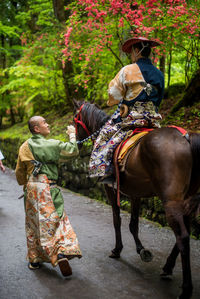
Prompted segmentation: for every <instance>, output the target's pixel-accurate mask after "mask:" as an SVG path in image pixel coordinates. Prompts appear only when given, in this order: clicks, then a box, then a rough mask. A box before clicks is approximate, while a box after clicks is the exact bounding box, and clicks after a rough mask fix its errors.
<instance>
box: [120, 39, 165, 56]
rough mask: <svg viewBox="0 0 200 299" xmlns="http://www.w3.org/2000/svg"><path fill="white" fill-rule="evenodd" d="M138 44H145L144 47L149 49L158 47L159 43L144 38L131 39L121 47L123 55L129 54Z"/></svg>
mask: <svg viewBox="0 0 200 299" xmlns="http://www.w3.org/2000/svg"><path fill="white" fill-rule="evenodd" d="M139 43H145V45H148V46H149V47H150V48H153V47H157V46H159V45H160V43H158V42H156V41H154V40H150V39H148V38H145V37H132V38H129V39H127V40H126V41H125V42H124V44H123V45H122V51H123V52H125V53H131V51H132V46H133V45H135V44H139Z"/></svg>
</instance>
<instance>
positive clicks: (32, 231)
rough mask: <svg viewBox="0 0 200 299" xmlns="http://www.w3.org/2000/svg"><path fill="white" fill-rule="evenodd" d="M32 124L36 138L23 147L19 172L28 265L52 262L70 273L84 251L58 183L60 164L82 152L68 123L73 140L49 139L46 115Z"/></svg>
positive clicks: (35, 119)
mask: <svg viewBox="0 0 200 299" xmlns="http://www.w3.org/2000/svg"><path fill="white" fill-rule="evenodd" d="M28 126H29V130H30V132H31V133H32V137H31V138H30V139H28V140H27V141H25V142H24V143H23V144H22V146H21V147H20V149H19V155H18V161H17V166H16V171H15V172H16V178H17V181H18V183H19V185H23V186H24V194H25V196H24V198H25V213H26V237H27V247H28V254H27V259H28V260H29V264H28V267H29V269H30V270H35V269H38V268H40V266H41V263H43V262H48V263H51V264H52V265H53V266H56V265H59V267H60V270H61V273H62V274H63V276H69V275H71V274H72V269H71V266H70V265H69V259H72V258H74V257H78V258H80V257H81V251H80V247H79V244H78V240H77V237H76V234H75V232H74V231H73V229H72V226H71V224H70V222H69V219H68V217H67V215H66V213H65V211H64V201H63V197H62V194H61V191H60V189H59V188H58V186H57V185H56V182H57V179H58V163H59V162H64V161H66V160H67V159H69V158H72V157H74V156H77V155H78V147H77V143H76V137H75V128H74V127H73V126H68V128H67V134H68V135H69V140H70V141H69V142H62V141H59V140H55V139H46V137H47V136H48V134H49V133H50V128H49V125H48V123H47V122H46V120H45V118H43V117H42V116H33V117H31V118H30V119H29V122H28Z"/></svg>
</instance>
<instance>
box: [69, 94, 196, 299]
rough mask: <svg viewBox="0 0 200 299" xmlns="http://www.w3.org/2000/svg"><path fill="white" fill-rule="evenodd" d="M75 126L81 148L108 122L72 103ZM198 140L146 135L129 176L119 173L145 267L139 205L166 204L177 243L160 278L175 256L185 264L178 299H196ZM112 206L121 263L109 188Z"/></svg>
mask: <svg viewBox="0 0 200 299" xmlns="http://www.w3.org/2000/svg"><path fill="white" fill-rule="evenodd" d="M74 107H75V112H74V123H75V127H76V137H77V143H78V144H79V148H80V147H81V144H82V143H83V142H84V141H85V140H87V139H88V138H91V139H95V138H96V136H97V135H98V133H99V130H100V129H101V128H102V126H103V125H104V124H105V123H106V121H107V120H108V119H109V118H110V117H109V116H108V115H107V114H106V113H105V112H104V111H103V110H101V109H100V108H99V107H98V106H97V105H96V104H91V103H89V102H84V101H83V102H82V101H76V100H74ZM199 167H200V134H198V133H192V132H190V133H188V139H187V138H186V137H184V136H183V135H182V134H181V133H180V132H179V131H178V130H177V129H176V128H173V127H163V128H156V129H154V130H152V131H151V132H149V133H148V134H146V135H145V136H144V137H143V138H142V140H141V141H140V143H139V144H138V145H137V146H136V148H135V149H133V150H131V152H130V154H129V156H128V159H127V161H126V165H125V170H124V171H123V172H120V192H121V193H122V194H125V195H126V196H128V197H129V199H130V202H131V219H130V224H129V229H130V232H131V233H132V235H133V238H134V240H135V244H136V251H137V253H138V254H139V255H140V257H141V259H142V260H143V261H146V262H148V261H151V260H152V254H151V252H150V251H149V250H147V249H145V248H144V246H143V245H142V243H141V241H140V239H139V236H138V224H139V208H140V199H141V198H148V197H152V196H158V197H159V198H160V199H161V201H162V204H163V207H164V210H165V215H166V219H167V222H168V224H169V226H170V227H171V229H172V231H173V232H174V234H175V238H176V242H175V245H174V247H173V249H172V251H171V253H170V255H169V256H168V258H167V260H166V263H165V265H164V267H163V272H162V273H161V277H162V278H169V277H170V276H171V275H172V272H173V268H174V266H175V262H176V258H177V256H178V255H179V253H180V255H181V261H182V292H181V294H180V296H179V298H180V299H188V298H190V297H191V296H192V291H193V285H192V277H191V266H190V244H189V239H190V218H191V214H192V213H194V212H195V211H196V212H197V211H198V212H199V211H200V194H198V189H199V187H200V173H199V169H200V168H199ZM105 191H106V194H107V197H108V200H109V202H110V204H111V206H112V212H113V224H114V228H115V239H116V243H115V247H114V249H113V250H112V252H111V255H110V257H111V258H119V257H120V254H121V251H122V249H123V244H122V238H121V228H120V226H121V218H120V208H119V206H118V205H117V199H116V193H117V192H116V190H115V189H114V188H113V187H112V186H111V185H105Z"/></svg>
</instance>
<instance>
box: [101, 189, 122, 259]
mask: <svg viewBox="0 0 200 299" xmlns="http://www.w3.org/2000/svg"><path fill="white" fill-rule="evenodd" d="M105 191H106V194H107V197H108V200H109V202H110V204H111V206H112V212H113V224H114V228H115V238H116V243H115V248H114V249H113V250H112V254H111V255H110V256H109V257H111V258H119V257H120V253H121V251H122V249H123V244H122V237H121V217H120V208H119V207H118V205H117V197H116V192H115V191H114V190H113V188H111V187H109V186H108V185H105Z"/></svg>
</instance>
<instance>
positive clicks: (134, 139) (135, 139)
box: [117, 128, 153, 164]
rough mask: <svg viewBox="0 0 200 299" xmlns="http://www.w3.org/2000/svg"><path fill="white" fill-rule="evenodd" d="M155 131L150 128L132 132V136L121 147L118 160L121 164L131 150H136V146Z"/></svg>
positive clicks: (137, 129)
mask: <svg viewBox="0 0 200 299" xmlns="http://www.w3.org/2000/svg"><path fill="white" fill-rule="evenodd" d="M152 130H153V129H148V128H136V129H135V130H133V131H132V133H131V136H130V137H128V139H126V140H125V141H123V142H122V143H121V145H120V151H119V153H118V157H117V160H118V162H119V163H120V164H121V163H122V161H123V159H124V157H125V156H126V154H127V153H128V151H129V150H130V149H131V148H135V147H136V145H137V144H138V143H139V142H140V140H141V139H142V137H144V136H145V135H146V134H148V133H149V132H150V131H152Z"/></svg>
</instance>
